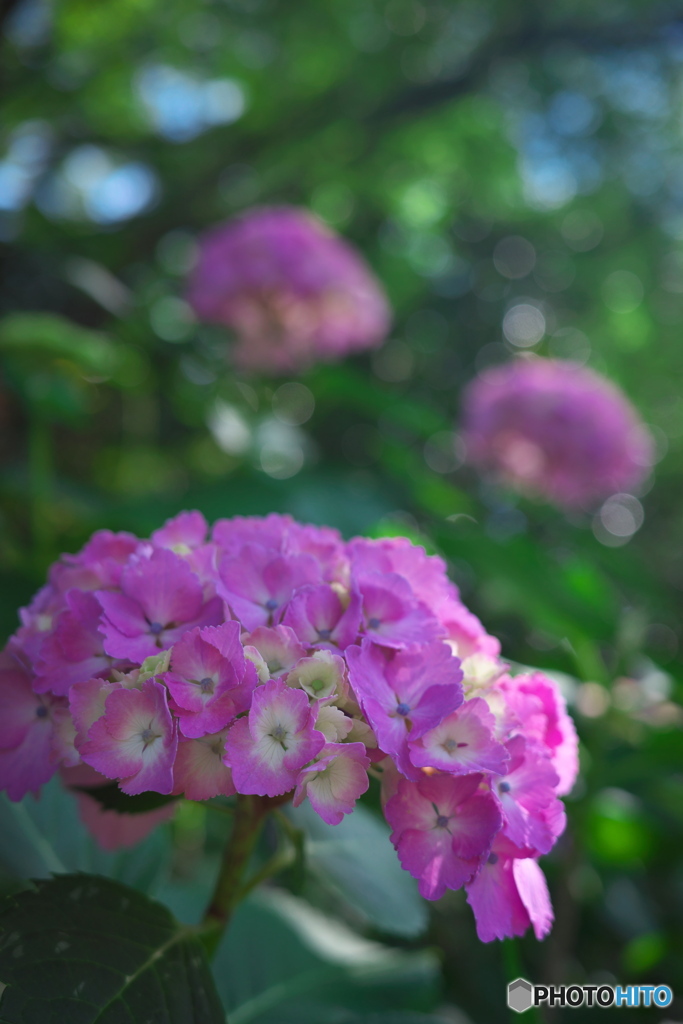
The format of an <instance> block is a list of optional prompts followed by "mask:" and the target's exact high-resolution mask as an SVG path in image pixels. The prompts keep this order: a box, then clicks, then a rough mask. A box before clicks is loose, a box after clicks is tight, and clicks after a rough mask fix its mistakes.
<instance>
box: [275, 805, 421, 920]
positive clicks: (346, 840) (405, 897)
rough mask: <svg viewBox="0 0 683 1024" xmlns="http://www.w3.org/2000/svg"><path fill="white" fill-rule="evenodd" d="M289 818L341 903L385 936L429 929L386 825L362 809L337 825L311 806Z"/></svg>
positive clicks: (319, 876)
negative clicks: (325, 819)
mask: <svg viewBox="0 0 683 1024" xmlns="http://www.w3.org/2000/svg"><path fill="white" fill-rule="evenodd" d="M287 813H288V814H289V816H290V817H291V820H292V821H293V822H294V823H295V824H296V825H297V826H298V827H299V828H301V829H303V830H304V832H305V833H306V836H307V845H306V860H307V864H308V865H309V866H310V868H311V870H312V871H313V872H314V873H315V874H316V877H317V879H318V881H319V882H320V883H321V884H322V885H323V886H325V887H326V888H328V889H331V890H332V891H333V893H334V895H335V896H336V897H337V898H338V899H339V898H341V899H343V900H345V901H346V902H347V903H348V904H350V905H351V907H353V909H354V910H355V911H356V912H357V913H358V914H360V916H361V917H362V918H364V919H365V920H367V921H368V922H369V923H371V924H372V925H374V926H375V927H376V928H378V929H380V930H381V931H385V932H389V933H391V934H394V935H403V936H406V937H412V936H415V935H419V934H420V933H421V932H423V931H424V930H425V928H426V926H427V909H426V904H425V901H424V900H423V899H422V898H421V897H420V895H419V893H418V891H417V884H416V883H415V881H414V880H413V879H412V878H411V877H410V875H409V874H408V872H407V871H404V870H403V868H402V867H401V865H400V864H399V862H398V858H397V856H396V853H395V851H394V848H393V846H392V845H391V843H390V842H389V829H388V828H387V826H386V825H385V824H384V822H382V821H380V820H379V819H378V818H377V817H375V815H373V814H372V813H371V812H370V811H368V810H367V809H366V808H365V807H363V806H361V805H357V806H356V808H355V810H354V812H353V814H349V815H347V816H346V817H345V818H344V820H343V821H342V822H341V823H340V824H339V825H334V826H333V825H327V824H326V823H325V822H324V821H323V820H322V818H320V817H319V816H318V815H317V814H316V813H315V811H314V810H313V808H312V807H311V806H310V804H308V803H307V802H304V803H303V804H302V805H301V806H300V807H298V808H296V809H294V808H292V809H289V810H288V812H287Z"/></svg>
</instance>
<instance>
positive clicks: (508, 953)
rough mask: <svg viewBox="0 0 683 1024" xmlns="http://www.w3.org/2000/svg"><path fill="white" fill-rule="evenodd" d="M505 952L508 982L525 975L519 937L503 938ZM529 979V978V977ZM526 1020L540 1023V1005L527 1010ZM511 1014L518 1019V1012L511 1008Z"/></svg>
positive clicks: (529, 1023)
mask: <svg viewBox="0 0 683 1024" xmlns="http://www.w3.org/2000/svg"><path fill="white" fill-rule="evenodd" d="M501 946H502V952H503V965H504V970H505V976H506V978H505V980H506V981H507V982H508V984H509V983H510V982H511V981H516V980H517V978H523V977H525V972H524V967H523V965H522V958H521V957H520V955H519V943H518V941H517V939H503V941H502V942H501ZM527 980H528V979H527ZM526 1012H527V1017H526V1020H527V1021H528V1024H540V1020H541V1018H540V1014H539V1010H538V1007H536V1006H530V1007H529V1009H528V1010H527V1011H526ZM510 1016H511V1017H512V1019H513V1020H514V1019H516V1017H517V1014H516V1013H515V1012H514V1011H513V1010H510Z"/></svg>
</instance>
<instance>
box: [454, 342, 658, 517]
mask: <svg viewBox="0 0 683 1024" xmlns="http://www.w3.org/2000/svg"><path fill="white" fill-rule="evenodd" d="M463 404H464V416H463V426H464V439H465V443H466V446H467V453H468V459H469V460H470V461H471V462H473V463H474V464H476V465H477V466H479V467H481V468H482V469H484V470H488V471H490V472H492V473H494V474H496V475H498V476H499V477H500V478H501V479H502V480H504V481H505V482H506V483H508V484H510V485H511V486H513V487H515V488H517V489H518V490H520V491H523V492H525V493H527V494H531V495H536V496H541V497H543V498H545V499H546V500H548V501H550V502H552V503H553V504H556V505H559V506H561V507H565V508H580V507H590V506H592V505H594V504H595V503H596V502H598V501H600V500H602V499H604V498H607V497H609V496H610V495H612V494H615V493H616V492H619V491H628V490H629V489H630V488H633V487H636V486H637V485H638V484H639V483H641V482H642V480H643V479H644V478H645V477H646V476H647V473H648V471H649V469H650V466H651V464H652V456H653V449H652V439H651V436H650V434H649V433H648V431H647V429H646V428H645V426H644V425H643V423H642V422H641V420H640V418H639V416H638V414H637V413H636V411H635V409H634V408H633V407H632V406H631V405H630V403H629V401H628V400H627V398H626V397H625V395H623V394H622V392H621V391H620V390H619V389H618V388H617V387H616V385H615V384H613V383H612V382H611V381H609V380H607V379H606V378H604V377H601V376H600V375H599V374H597V373H595V371H593V370H590V369H588V368H587V367H584V366H579V365H577V364H576V363H571V362H568V361H564V360H559V359H543V358H535V357H534V358H531V359H517V360H515V361H514V362H511V363H506V364H505V365H504V366H496V367H494V368H492V369H489V370H486V371H485V372H483V373H482V374H480V375H479V376H478V377H477V378H476V379H475V380H474V381H473V382H472V383H471V384H470V385H469V387H468V388H467V389H466V391H465V395H464V399H463Z"/></svg>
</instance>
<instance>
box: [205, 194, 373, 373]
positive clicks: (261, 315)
mask: <svg viewBox="0 0 683 1024" xmlns="http://www.w3.org/2000/svg"><path fill="white" fill-rule="evenodd" d="M187 297H188V301H189V303H190V305H191V306H192V308H193V309H194V312H195V314H196V315H197V317H198V319H199V320H201V321H205V322H209V323H217V324H223V325H224V326H226V327H229V328H230V329H231V330H232V331H233V332H234V334H235V337H236V341H237V345H236V348H235V351H234V361H235V363H236V364H237V365H238V366H239V367H241V368H242V369H246V370H255V371H260V372H263V373H267V374H269V375H273V374H282V373H291V372H296V371H298V370H301V369H304V368H305V367H307V366H309V365H310V364H311V363H315V362H329V361H332V360H338V359H341V358H343V357H344V356H346V355H347V354H349V353H350V352H356V351H359V350H361V349H367V348H374V347H376V346H377V345H379V344H381V342H382V341H383V340H384V338H385V337H386V335H387V332H388V330H389V322H390V313H389V305H388V303H387V299H386V297H385V295H384V291H383V290H382V287H381V285H380V283H379V281H378V280H377V279H376V277H375V276H374V274H373V273H372V271H371V270H370V268H369V267H368V266H367V265H366V264H365V262H364V261H363V259H362V257H361V256H360V255H359V254H358V253H357V252H356V251H355V250H354V249H353V248H352V247H351V246H350V245H349V244H348V243H347V242H345V241H344V240H343V239H341V238H339V237H338V236H337V235H335V234H334V232H332V231H331V230H330V228H328V227H327V226H326V225H325V224H323V223H322V221H320V220H319V219H318V218H317V217H315V216H314V215H313V214H311V213H310V212H309V211H307V210H302V209H298V208H296V207H289V206H278V207H262V208H258V209H254V210H250V211H248V212H247V213H245V214H243V215H242V216H240V217H237V218H236V219H234V220H231V221H228V222H226V223H224V224H220V225H218V226H217V227H214V228H212V229H211V230H210V231H208V232H207V233H206V234H205V235H203V236H202V238H201V239H200V240H199V251H198V258H197V262H196V265H195V267H194V269H193V271H192V273H191V276H190V281H189V286H188V295H187Z"/></svg>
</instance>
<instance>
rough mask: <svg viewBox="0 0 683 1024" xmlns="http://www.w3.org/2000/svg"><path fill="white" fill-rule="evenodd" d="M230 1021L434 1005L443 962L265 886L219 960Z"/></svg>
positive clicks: (308, 1021)
mask: <svg viewBox="0 0 683 1024" xmlns="http://www.w3.org/2000/svg"><path fill="white" fill-rule="evenodd" d="M213 970H214V976H215V978H216V984H217V987H218V990H219V992H220V993H221V995H222V997H223V1000H224V1002H225V1005H226V1008H227V1010H228V1013H229V1017H230V1024H252V1022H254V1024H284V1022H285V1021H288V1022H289V1021H292V1024H326V1022H327V1021H328V1020H329V1021H330V1022H332V1021H335V1022H336V1021H342V1020H346V1019H347V1014H348V1015H349V1016H348V1019H349V1021H355V1020H356V1016H355V1014H356V1013H369V1012H372V1011H380V1010H389V1009H393V1010H399V1009H402V1008H406V1009H411V1010H415V1011H420V1010H428V1009H430V1008H431V1006H433V1005H434V1001H435V999H436V997H437V991H438V976H439V964H438V961H437V959H436V957H435V956H434V954H433V953H431V952H430V951H427V950H423V951H408V950H399V949H392V948H390V947H387V946H384V945H382V944H381V943H379V942H374V941H369V940H368V939H366V938H363V937H361V936H358V935H356V934H355V933H354V932H353V931H351V929H350V928H349V927H348V926H347V925H345V924H342V923H341V922H339V921H337V920H335V919H334V918H331V917H328V916H327V915H325V914H323V913H321V912H320V911H318V910H315V909H314V908H312V907H311V906H310V905H309V904H308V903H306V902H305V901H304V900H302V899H299V898H298V897H296V896H292V895H290V894H289V893H285V892H282V891H279V890H277V889H263V890H261V891H260V892H258V893H255V894H254V895H253V896H250V897H249V899H247V900H246V901H245V902H244V903H243V904H242V905H241V906H240V907H239V908H238V910H237V912H236V914H235V917H234V919H233V921H232V923H231V925H230V928H229V930H228V932H227V934H226V936H225V937H224V939H223V941H222V943H221V945H220V946H219V949H218V951H217V954H216V958H215V960H214V963H213Z"/></svg>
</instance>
